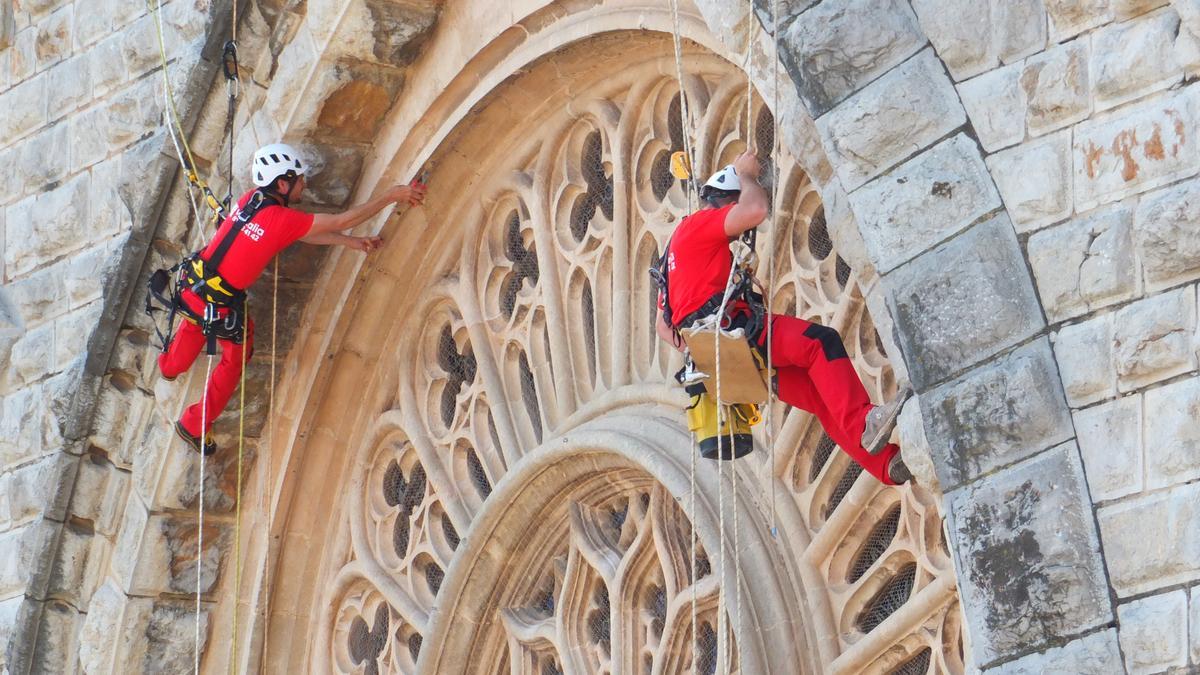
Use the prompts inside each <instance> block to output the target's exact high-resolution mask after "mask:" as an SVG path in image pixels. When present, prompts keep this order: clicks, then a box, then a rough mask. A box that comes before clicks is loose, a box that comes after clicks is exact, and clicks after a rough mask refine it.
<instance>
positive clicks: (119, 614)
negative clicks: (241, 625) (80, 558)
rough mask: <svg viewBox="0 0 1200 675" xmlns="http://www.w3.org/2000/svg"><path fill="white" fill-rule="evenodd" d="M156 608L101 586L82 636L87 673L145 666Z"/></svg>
mask: <svg viewBox="0 0 1200 675" xmlns="http://www.w3.org/2000/svg"><path fill="white" fill-rule="evenodd" d="M152 608H153V602H152V601H150V600H145V599H141V598H129V597H126V596H125V594H124V593H122V592H121V590H120V589H119V588H117V587H116V585H115V584H114V583H112V582H111V581H109V582H107V583H105V584H104V585H103V586H101V587H100V588H99V589H98V590H97V591H96V593H95V595H93V596H92V599H91V602H89V603H88V613H87V618H86V619H85V620H84V622H83V628H82V629H81V630H80V634H79V662H80V665H81V666H82V667H83V669H84V670H85V671H86V672H89V673H107V672H115V671H117V670H119V667H118V664H134V663H141V662H142V660H143V659H144V658H145V652H146V640H145V631H146V628H147V627H148V626H149V623H150V612H151V611H152ZM185 642H194V640H191V641H188V640H185Z"/></svg>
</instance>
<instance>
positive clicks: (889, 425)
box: [862, 387, 912, 455]
mask: <svg viewBox="0 0 1200 675" xmlns="http://www.w3.org/2000/svg"><path fill="white" fill-rule="evenodd" d="M911 393H912V392H911V390H910V389H908V388H907V387H905V388H904V389H901V390H900V392H899V393H897V394H896V397H895V398H893V399H892V400H891V401H889V402H888V403H887V404H885V405H877V406H872V407H871V410H870V411H868V412H867V424H866V427H865V428H864V429H863V435H862V445H863V448H864V449H866V451H867V452H869V453H871V454H872V455H878V454H879V451H880V450H883V448H884V446H886V445H887V444H888V439H889V438H891V436H892V429H894V428H895V427H896V418H897V417H899V416H900V410H901V409H902V408H903V407H904V402H905V401H907V400H908V397H909V395H910V394H911Z"/></svg>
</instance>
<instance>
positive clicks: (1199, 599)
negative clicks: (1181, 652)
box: [1188, 586, 1200, 663]
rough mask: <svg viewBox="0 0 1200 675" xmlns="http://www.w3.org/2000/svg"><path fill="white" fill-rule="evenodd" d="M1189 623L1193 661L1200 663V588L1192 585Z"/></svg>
mask: <svg viewBox="0 0 1200 675" xmlns="http://www.w3.org/2000/svg"><path fill="white" fill-rule="evenodd" d="M1190 595H1191V598H1190V599H1191V602H1190V603H1189V606H1190V608H1191V609H1190V611H1189V613H1188V617H1189V620H1188V625H1190V626H1191V633H1192V636H1191V644H1192V649H1191V653H1192V663H1200V588H1197V587H1195V586H1192V590H1191V592H1190Z"/></svg>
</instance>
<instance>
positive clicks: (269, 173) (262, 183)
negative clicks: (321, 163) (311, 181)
mask: <svg viewBox="0 0 1200 675" xmlns="http://www.w3.org/2000/svg"><path fill="white" fill-rule="evenodd" d="M307 170H308V167H307V166H306V165H305V164H304V160H303V159H301V157H300V153H299V152H297V151H296V149H295V148H293V147H292V146H290V145H288V144H287V143H272V144H270V145H264V146H262V147H261V148H259V149H258V152H255V153H254V165H253V166H252V167H251V169H250V171H251V173H252V174H253V176H254V184H255V185H257V186H258V187H267V186H268V185H270V184H272V183H274V182H275V179H277V178H285V177H287V175H288V172H291V173H293V174H294V175H296V176H303V175H304V172H305V171H307Z"/></svg>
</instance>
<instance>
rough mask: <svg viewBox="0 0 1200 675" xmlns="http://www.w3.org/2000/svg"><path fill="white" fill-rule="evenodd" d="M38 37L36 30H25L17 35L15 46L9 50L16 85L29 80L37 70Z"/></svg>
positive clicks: (31, 28)
mask: <svg viewBox="0 0 1200 675" xmlns="http://www.w3.org/2000/svg"><path fill="white" fill-rule="evenodd" d="M37 35H38V33H37V29H36V28H33V27H29V28H25V29H23V30H21V31H20V32H19V33H17V36H16V38H15V40H14V41H13V46H12V47H11V48H10V49H9V54H10V56H11V63H12V77H13V82H14V83H15V82H20V81H21V80H24V79H27V78H28V77H30V76H32V75H33V73H34V72H35V71H36V70H37V54H35V53H34V45H35V44H36V43H37Z"/></svg>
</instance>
